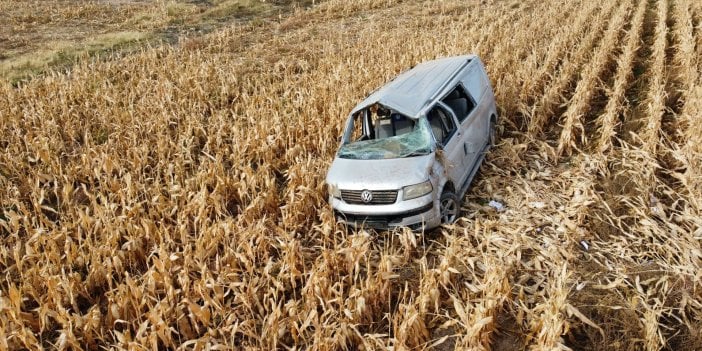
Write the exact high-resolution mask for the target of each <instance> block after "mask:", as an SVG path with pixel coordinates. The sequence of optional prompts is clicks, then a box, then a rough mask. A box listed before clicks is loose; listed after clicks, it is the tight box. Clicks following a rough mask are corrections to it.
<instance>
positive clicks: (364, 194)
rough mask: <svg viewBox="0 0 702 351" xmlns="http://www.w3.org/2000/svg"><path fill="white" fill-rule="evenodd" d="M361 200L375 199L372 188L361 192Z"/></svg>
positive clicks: (366, 201)
mask: <svg viewBox="0 0 702 351" xmlns="http://www.w3.org/2000/svg"><path fill="white" fill-rule="evenodd" d="M361 200H363V202H365V203H369V202H371V201H373V193H372V192H370V190H363V191H362V192H361Z"/></svg>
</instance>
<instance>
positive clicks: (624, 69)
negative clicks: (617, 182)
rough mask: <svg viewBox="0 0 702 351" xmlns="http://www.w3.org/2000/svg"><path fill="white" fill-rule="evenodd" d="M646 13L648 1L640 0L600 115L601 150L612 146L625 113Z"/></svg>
mask: <svg viewBox="0 0 702 351" xmlns="http://www.w3.org/2000/svg"><path fill="white" fill-rule="evenodd" d="M645 14H646V2H640V3H639V5H638V7H637V9H636V13H635V14H634V17H633V20H632V21H631V27H630V28H629V31H628V32H627V34H626V38H625V39H624V42H625V46H624V50H623V52H622V54H621V55H620V56H619V57H618V59H617V61H618V65H617V72H616V74H615V78H614V83H613V87H612V89H611V90H610V92H609V94H608V96H607V106H606V107H605V111H604V113H603V114H601V115H600V116H599V117H598V121H597V124H598V125H599V127H600V131H599V133H600V138H599V142H598V145H599V148H598V149H599V152H606V151H607V150H609V149H611V148H612V138H614V137H615V135H616V132H615V130H616V126H617V124H618V121H617V119H618V118H619V115H620V114H623V113H625V111H624V110H625V106H624V104H625V103H626V101H625V96H624V95H625V92H626V90H627V89H629V88H630V86H631V80H632V78H633V72H632V69H633V65H634V59H635V56H636V52H637V50H639V41H640V38H641V31H642V28H641V26H642V25H643V20H644V15H645Z"/></svg>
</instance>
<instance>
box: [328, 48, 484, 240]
mask: <svg viewBox="0 0 702 351" xmlns="http://www.w3.org/2000/svg"><path fill="white" fill-rule="evenodd" d="M496 122H497V110H496V106H495V96H494V94H493V91H492V87H491V86H490V80H489V79H488V77H487V75H486V73H485V68H484V66H483V64H482V62H481V61H480V59H479V58H478V57H477V56H475V55H467V56H457V57H448V58H442V59H438V60H434V61H429V62H424V63H422V64H419V65H417V66H415V67H414V68H412V69H410V70H408V71H406V72H404V73H402V74H400V75H399V76H398V77H396V78H395V79H394V80H392V81H391V82H389V83H388V84H386V85H385V86H383V87H381V88H380V89H378V90H376V91H374V92H373V93H371V94H370V96H368V97H367V98H366V99H365V100H363V102H361V103H360V104H358V105H357V106H356V107H355V108H354V109H353V110H352V111H351V113H350V114H349V117H348V121H347V123H346V128H345V131H344V135H343V137H342V141H341V146H340V148H339V151H338V152H337V154H336V157H335V159H334V161H333V162H332V164H331V167H330V168H329V172H328V173H327V178H326V182H327V185H328V188H329V203H330V204H331V206H332V207H333V209H334V212H335V214H336V217H337V220H339V221H342V222H345V223H347V224H348V225H351V226H354V227H359V226H364V227H372V228H377V229H389V228H393V227H410V228H412V229H414V230H418V229H429V228H433V227H436V226H439V225H441V224H447V223H452V222H454V221H455V220H456V218H457V217H458V216H459V214H460V209H461V199H462V198H463V195H464V194H465V192H466V190H467V189H468V186H469V185H470V183H471V181H472V179H473V176H474V175H475V173H476V172H477V170H478V168H479V167H480V164H481V163H482V161H483V158H484V157H485V153H486V151H487V150H488V149H489V148H490V146H491V145H492V144H493V143H494V140H495V124H496Z"/></svg>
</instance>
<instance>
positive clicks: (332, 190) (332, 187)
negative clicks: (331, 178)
mask: <svg viewBox="0 0 702 351" xmlns="http://www.w3.org/2000/svg"><path fill="white" fill-rule="evenodd" d="M328 190H329V195H331V196H332V197H335V198H337V199H340V198H341V190H339V187H338V186H336V184H329V185H328Z"/></svg>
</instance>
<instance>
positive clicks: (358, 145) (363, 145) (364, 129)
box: [337, 108, 437, 160]
mask: <svg viewBox="0 0 702 351" xmlns="http://www.w3.org/2000/svg"><path fill="white" fill-rule="evenodd" d="M406 118H410V117H406ZM370 119H371V113H370V111H369V110H368V109H367V108H366V109H363V110H360V111H358V112H356V113H355V114H351V115H349V117H348V120H347V123H346V128H345V131H344V134H343V138H342V142H341V146H340V147H339V150H338V152H337V157H340V158H345V159H363V160H383V159H396V158H405V157H413V156H424V155H428V154H431V153H433V152H434V151H435V150H436V147H437V146H436V141H435V140H434V135H433V134H432V132H431V126H430V125H429V122H428V121H427V119H426V116H424V115H422V116H421V117H420V118H416V119H415V118H410V119H411V120H412V121H414V123H415V126H414V129H413V130H412V131H411V132H409V133H405V134H402V135H396V136H390V137H385V138H382V139H373V138H371V137H370V135H372V128H373V127H372V126H371V125H370ZM359 122H361V123H362V125H361V129H360V130H354V128H356V127H357V125H356V123H359ZM359 132H360V133H361V136H360V139H362V140H355V141H354V140H352V138H353V136H354V133H356V134H358V133H359ZM363 139H365V140H363Z"/></svg>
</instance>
